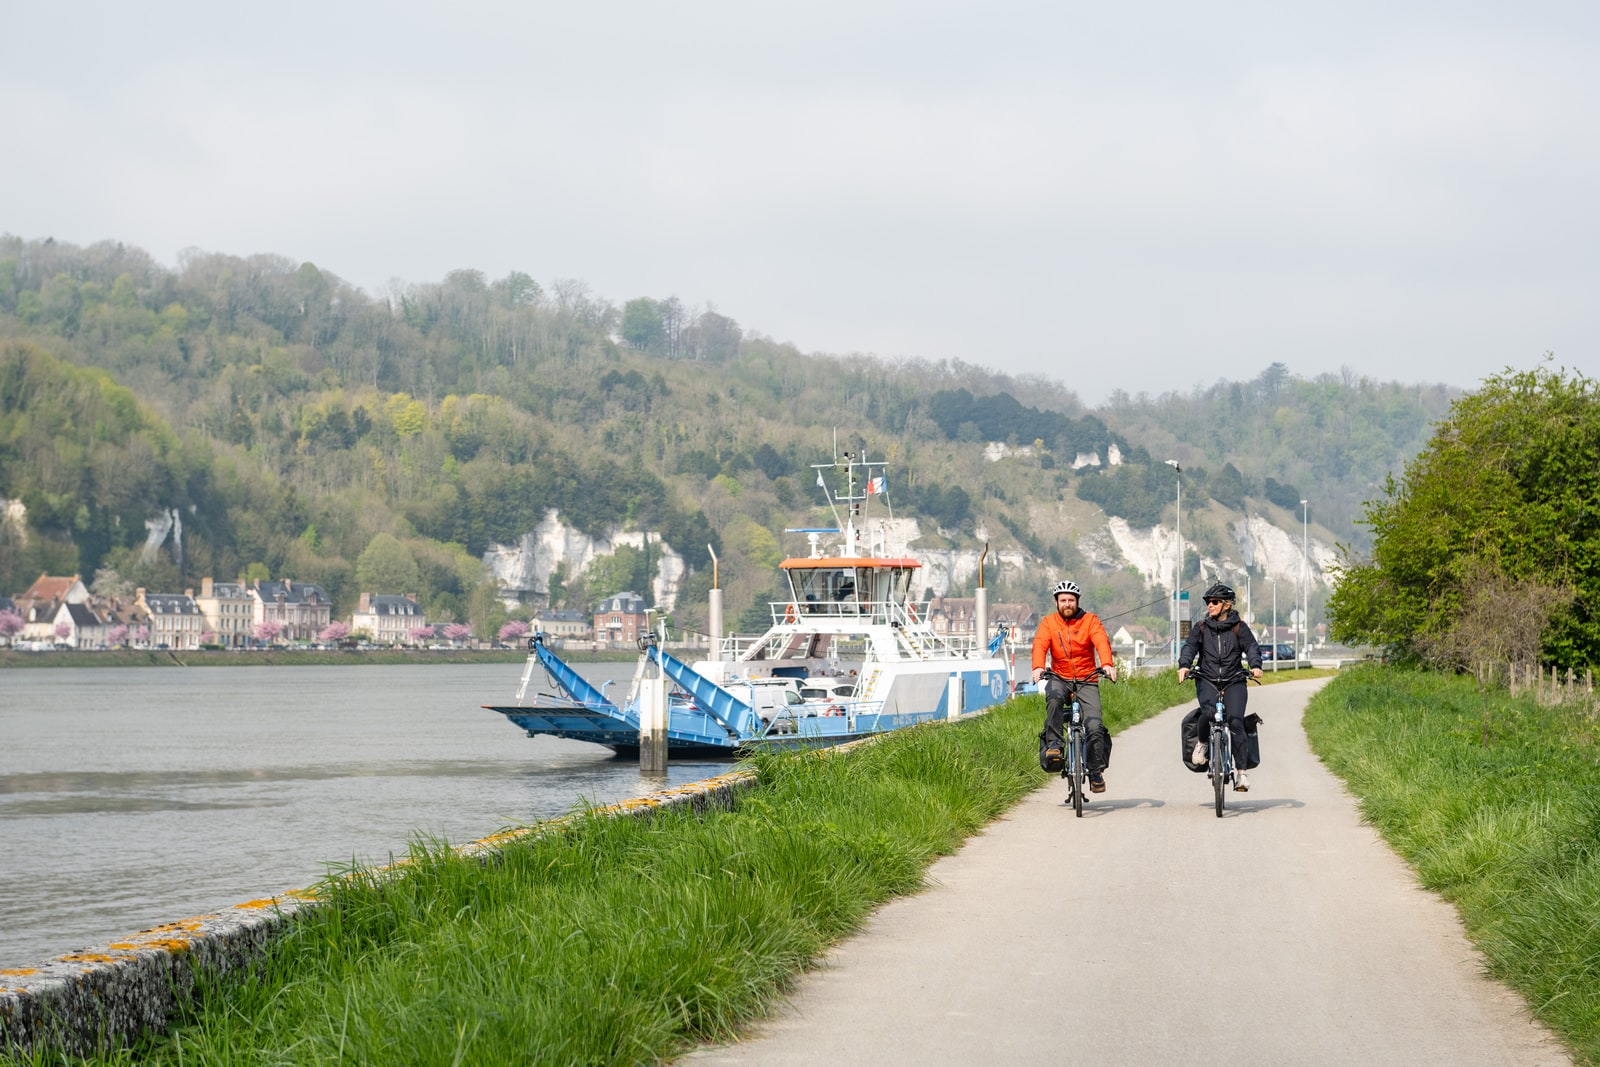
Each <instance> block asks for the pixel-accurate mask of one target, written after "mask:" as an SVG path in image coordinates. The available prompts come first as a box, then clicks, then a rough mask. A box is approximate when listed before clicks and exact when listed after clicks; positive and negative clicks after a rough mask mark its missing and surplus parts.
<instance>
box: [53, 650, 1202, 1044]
mask: <svg viewBox="0 0 1600 1067" xmlns="http://www.w3.org/2000/svg"><path fill="white" fill-rule="evenodd" d="M1186 689H1187V687H1180V686H1177V685H1176V683H1175V681H1172V680H1170V679H1162V680H1160V681H1156V680H1140V681H1137V682H1133V683H1127V684H1121V685H1116V686H1109V687H1106V692H1105V704H1106V713H1107V719H1108V720H1109V722H1110V724H1111V725H1112V727H1113V729H1119V728H1121V727H1124V726H1127V725H1129V724H1131V723H1133V722H1137V721H1139V720H1141V719H1143V718H1146V717H1148V716H1149V715H1150V714H1152V713H1153V712H1155V711H1158V710H1160V709H1162V708H1165V707H1168V706H1170V705H1171V704H1173V703H1175V702H1177V701H1179V700H1182V699H1184V694H1185V690H1186ZM1041 718H1042V702H1041V698H1039V697H1037V696H1031V697H1024V698H1021V699H1018V700H1016V701H1013V702H1012V703H1010V704H1008V705H1006V706H1004V707H1002V708H999V709H996V710H995V711H994V712H992V713H990V714H989V715H986V716H982V717H979V718H975V719H972V720H969V721H967V722H963V723H960V724H953V725H952V724H936V725H930V726H927V727H919V728H916V729H911V730H904V731H900V732H898V733H894V734H889V735H885V736H884V737H882V738H879V739H878V740H877V741H875V742H873V743H871V744H868V745H863V746H860V747H858V748H856V749H855V750H853V751H850V752H846V753H838V754H834V755H831V756H824V755H817V754H788V755H769V756H763V757H760V758H758V759H756V760H754V761H752V764H751V765H752V766H753V767H754V769H755V770H756V771H757V772H758V775H759V785H758V786H757V787H756V788H755V789H753V790H752V791H751V792H749V793H747V794H746V795H745V797H744V798H743V799H742V800H741V801H740V803H739V806H738V807H737V808H736V809H735V810H733V811H725V812H717V813H713V814H710V815H707V816H705V817H702V818H698V819H697V818H695V817H693V816H691V815H688V814H670V813H669V814H664V815H660V816H658V817H656V818H654V819H653V820H651V821H649V822H644V821H639V820H634V819H623V818H600V817H580V818H578V819H576V820H574V824H573V825H572V827H571V828H570V830H568V831H566V832H563V833H560V834H553V835H550V836H549V837H547V838H545V839H533V840H525V841H523V842H520V843H518V844H515V845H512V846H510V847H508V848H507V849H506V850H505V851H504V852H503V853H502V855H501V859H500V861H499V862H498V863H496V864H494V865H492V866H489V867H484V866H480V865H479V864H477V863H475V862H472V861H468V860H463V859H460V858H459V857H456V856H455V855H453V854H451V853H450V852H448V851H446V850H444V849H442V848H437V847H422V846H418V847H416V848H414V849H413V854H412V866H411V869H410V870H409V871H408V872H407V873H406V875H405V876H404V877H400V878H384V877H380V876H378V875H375V874H373V873H371V872H364V871H355V872H353V873H352V876H351V877H349V878H347V879H343V880H335V881H333V882H330V883H328V884H326V885H325V886H324V887H323V888H322V893H323V895H324V897H325V899H326V905H325V906H324V907H322V908H319V909H313V910H312V911H310V912H309V913H306V914H305V915H304V916H303V917H302V918H301V919H299V920H297V921H296V923H295V924H294V925H293V926H292V927H291V932H290V933H289V934H288V935H287V936H286V937H285V939H284V940H282V941H281V942H280V943H279V944H278V945H277V946H276V948H275V949H274V950H273V951H272V953H271V955H270V956H268V957H267V958H266V959H265V960H264V961H263V962H262V963H261V964H260V965H259V966H258V967H257V968H256V969H255V971H254V972H253V973H252V974H251V975H250V976H249V979H248V980H247V981H242V982H241V981H237V980H233V981H221V980H218V981H216V982H214V983H212V984H210V985H209V987H208V988H207V989H206V990H205V992H204V994H203V996H202V997H201V999H200V1001H199V1002H198V1004H197V1005H196V1007H195V1008H194V1010H193V1011H192V1012H191V1013H190V1014H189V1016H188V1017H187V1018H186V1019H184V1020H183V1022H182V1025H181V1026H180V1027H179V1028H178V1029H177V1030H176V1031H175V1033H173V1034H172V1035H169V1036H167V1037H163V1038H162V1039H160V1040H157V1041H153V1042H150V1043H148V1044H146V1045H145V1046H142V1047H140V1048H137V1049H134V1050H128V1051H124V1052H121V1053H116V1054H113V1055H111V1056H109V1057H108V1058H107V1059H106V1060H104V1061H101V1062H112V1063H134V1062H140V1063H145V1062H149V1063H158V1064H179V1063H182V1064H223V1063H226V1064H231V1065H244V1064H258V1063H259V1064H268V1063H270V1064H295V1063H306V1064H312V1063H317V1064H321V1063H328V1062H364V1063H474V1064H498V1063H505V1064H527V1063H584V1064H625V1063H640V1062H653V1061H655V1060H657V1059H659V1058H661V1057H663V1056H665V1055H668V1054H670V1053H671V1052H672V1051H673V1050H675V1049H681V1048H684V1047H687V1046H689V1045H692V1044H694V1043H695V1042H698V1041H701V1040H704V1039H708V1038H718V1037H726V1036H728V1035H730V1034H732V1033H734V1032H735V1031H736V1030H737V1029H738V1028H739V1027H741V1026H743V1025H744V1024H746V1023H748V1022H749V1021H750V1020H752V1019H754V1018H756V1017H758V1016H759V1015H761V1014H762V1013H763V1012H765V1011H766V1010H767V1009H768V1007H769V1006H770V1005H771V1004H772V1002H773V1001H774V999H775V998H777V997H778V996H779V995H780V994H781V993H782V992H783V990H784V989H786V988H787V987H788V986H789V985H790V984H791V983H792V981H793V979H794V977H795V976H796V975H797V974H798V973H799V972H800V971H801V970H803V969H804V968H805V967H806V966H807V965H808V964H810V963H811V962H812V961H814V960H816V959H817V958H818V956H819V955H820V954H821V953H822V952H823V951H824V949H825V948H826V946H827V945H828V944H829V943H830V942H832V941H834V940H836V939H838V938H840V937H842V936H844V935H845V934H847V933H849V932H850V931H851V930H853V929H855V928H856V927H857V926H858V925H859V924H860V923H861V922H862V920H863V919H864V918H865V917H866V915H867V914H868V912H869V911H870V910H871V909H872V908H873V907H875V906H876V905H878V904H880V903H882V902H883V901H885V900H887V899H888V898H890V897H892V896H894V895H896V894H902V893H908V892H912V891H915V890H916V889H918V888H919V887H920V886H921V885H922V881H923V876H924V872H925V870H926V869H927V867H928V865H929V864H930V863H931V862H932V861H933V860H934V859H935V858H936V857H938V856H941V855H944V854H947V853H950V852H952V851H953V850H955V849H956V848H957V847H959V845H960V844H961V842H962V840H963V839H964V838H966V837H967V836H968V835H970V834H972V833H974V832H975V831H977V830H979V829H980V828H981V827H983V826H984V825H985V824H986V823H987V822H989V821H990V820H992V819H994V818H995V817H996V816H998V815H999V814H1001V813H1002V812H1004V811H1005V810H1006V809H1007V808H1009V807H1010V806H1011V805H1013V804H1015V803H1016V802H1017V801H1018V800H1019V799H1021V798H1022V797H1023V796H1024V795H1025V794H1027V793H1028V792H1029V791H1030V790H1032V789H1034V788H1035V787H1037V786H1038V785H1039V784H1040V783H1042V782H1043V781H1045V775H1044V774H1043V773H1042V772H1041V771H1039V769H1038V766H1037V762H1036V759H1037V754H1038V746H1037V739H1036V738H1037V733H1038V730H1039V723H1040V720H1041ZM39 1062H58V1061H51V1060H49V1059H48V1058H47V1057H45V1056H41V1057H39Z"/></svg>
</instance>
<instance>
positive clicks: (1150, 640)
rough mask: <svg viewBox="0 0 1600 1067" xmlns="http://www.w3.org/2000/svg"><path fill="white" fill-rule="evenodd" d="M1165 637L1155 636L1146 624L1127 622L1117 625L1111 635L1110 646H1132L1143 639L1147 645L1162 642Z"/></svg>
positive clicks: (1164, 640)
mask: <svg viewBox="0 0 1600 1067" xmlns="http://www.w3.org/2000/svg"><path fill="white" fill-rule="evenodd" d="M1166 640H1167V638H1165V637H1157V636H1156V634H1155V631H1154V630H1152V629H1150V627H1148V626H1140V625H1139V624H1138V623H1129V624H1128V625H1126V626H1119V627H1117V629H1116V632H1114V633H1113V634H1112V635H1111V647H1112V648H1132V647H1133V646H1134V645H1135V644H1136V643H1137V642H1139V641H1143V642H1144V643H1145V645H1146V646H1147V647H1149V646H1155V645H1160V644H1164V643H1165V642H1166Z"/></svg>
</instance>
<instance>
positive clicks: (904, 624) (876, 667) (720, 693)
mask: <svg viewBox="0 0 1600 1067" xmlns="http://www.w3.org/2000/svg"><path fill="white" fill-rule="evenodd" d="M886 468H887V464H885V463H882V462H876V461H875V462H868V461H867V460H866V458H865V457H864V456H861V455H855V454H852V453H849V452H846V453H844V454H843V455H842V457H839V458H836V459H835V461H834V462H833V463H826V464H816V465H814V467H813V469H814V470H816V472H817V484H818V486H820V487H821V489H822V491H823V495H824V497H825V499H826V501H827V503H828V506H829V508H830V509H831V511H832V513H833V516H834V520H835V523H836V525H835V526H833V527H829V528H826V529H800V530H789V531H786V532H787V533H790V534H804V535H805V536H806V539H807V543H808V546H809V551H808V553H807V554H806V555H804V556H797V557H793V558H790V559H786V560H784V561H783V562H782V563H780V564H779V571H780V573H781V574H782V575H783V580H784V586H783V588H785V589H786V590H787V593H788V597H787V599H786V600H783V601H779V602H777V603H773V604H771V605H770V609H771V616H772V624H771V626H769V627H768V629H767V630H766V631H765V632H764V633H761V634H759V635H753V636H750V635H747V636H743V637H741V636H738V635H732V636H729V637H727V638H726V639H723V640H720V641H717V640H715V639H714V645H713V649H712V654H711V657H710V658H709V659H706V660H701V661H699V662H696V663H693V664H690V663H685V662H683V661H681V660H679V659H678V658H676V657H674V656H673V655H671V654H670V653H668V652H667V651H666V650H665V649H663V648H662V647H661V645H660V643H659V641H657V640H656V639H655V638H654V637H647V638H645V639H643V640H642V641H641V646H642V647H641V653H642V654H641V657H640V660H639V664H638V667H637V668H636V670H635V673H634V679H633V683H632V685H631V686H630V688H629V691H628V694H627V696H626V697H625V698H623V699H622V700H621V701H613V700H612V699H611V698H610V697H609V696H608V694H607V692H606V691H605V690H603V689H601V688H598V687H596V686H595V685H593V684H592V683H590V682H589V681H588V680H587V679H585V678H584V677H583V676H582V675H580V674H579V673H578V672H577V671H575V670H573V669H572V667H571V666H570V665H568V664H567V663H566V662H564V661H563V660H562V659H561V658H560V657H559V656H558V655H556V653H555V651H554V650H552V649H551V647H550V643H549V642H548V641H547V640H546V639H545V636H544V635H543V634H541V633H535V634H533V635H532V636H531V637H530V638H529V639H528V660H527V664H526V666H525V667H524V669H523V672H522V681H521V685H520V686H519V687H518V690H517V701H516V703H515V704H514V705H489V704H486V705H484V707H485V708H487V709H488V710H489V711H492V712H495V713H496V714H500V715H504V716H505V717H506V719H507V720H508V721H510V722H511V723H513V724H514V725H516V726H518V727H520V728H521V729H522V730H524V731H526V732H527V734H528V735H529V736H530V737H538V736H541V735H548V736H551V737H566V738H572V739H575V740H579V741H592V742H595V743H597V744H601V745H607V746H609V747H611V748H612V749H614V750H615V751H616V752H617V754H618V755H622V756H636V755H637V754H638V752H639V724H640V716H639V711H640V709H639V696H640V687H641V682H642V681H643V680H644V679H646V678H647V677H665V678H666V679H667V682H668V686H669V689H670V695H669V699H668V715H667V751H668V755H669V757H671V758H704V757H706V756H718V755H737V754H738V753H740V752H741V751H742V750H745V749H748V748H750V747H753V746H762V745H775V746H785V747H788V746H799V745H817V746H820V745H832V744H839V743H842V742H845V741H852V740H855V739H857V738H861V737H867V736H870V735H872V734H877V733H883V732H885V731H888V730H897V729H900V728H902V727H906V726H912V725H915V724H917V723H923V722H929V721H931V720H936V719H960V718H963V717H965V716H970V715H975V714H980V713H982V712H984V711H986V710H988V709H989V708H990V707H992V706H993V705H995V704H997V703H999V702H1001V701H1003V700H1005V699H1007V698H1008V697H1009V696H1010V694H1011V691H1012V678H1011V667H1010V657H1008V655H1007V654H1006V653H1007V649H1006V639H1007V637H1008V634H1007V633H1006V631H1005V630H1004V628H1001V629H1000V631H999V632H998V633H997V634H995V635H994V636H993V637H992V638H988V636H987V635H974V636H972V637H969V638H965V639H963V638H952V637H947V636H944V635H941V634H937V633H935V632H934V630H933V628H932V627H931V626H930V625H929V620H928V604H927V602H925V601H919V600H918V599H916V597H915V596H914V591H915V589H916V581H915V579H916V575H917V572H918V570H919V569H920V568H921V566H922V565H921V563H919V562H918V561H917V560H916V559H913V558H911V557H908V556H891V555H889V553H888V550H887V532H886V529H885V527H886V524H884V523H881V522H879V523H877V524H876V526H874V522H873V520H872V518H871V516H870V514H869V511H870V509H871V508H872V507H873V504H874V501H876V500H878V499H880V498H881V499H883V500H885V501H886V500H887V477H886V473H885V471H886ZM826 540H832V543H831V544H830V543H826ZM540 671H542V672H543V673H544V675H545V678H546V680H547V682H548V687H547V690H546V691H543V692H536V693H535V694H534V695H532V696H531V697H530V696H529V695H528V690H529V687H530V685H531V684H533V682H534V678H535V675H536V673H537V672H540Z"/></svg>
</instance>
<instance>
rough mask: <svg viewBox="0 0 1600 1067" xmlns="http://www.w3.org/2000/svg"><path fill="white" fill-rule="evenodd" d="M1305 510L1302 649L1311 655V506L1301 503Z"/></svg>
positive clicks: (1302, 541)
mask: <svg viewBox="0 0 1600 1067" xmlns="http://www.w3.org/2000/svg"><path fill="white" fill-rule="evenodd" d="M1300 506H1301V507H1302V508H1303V509H1305V510H1304V512H1303V514H1302V515H1301V518H1300V603H1301V608H1300V647H1301V648H1302V649H1304V650H1305V653H1306V655H1307V656H1308V657H1309V656H1310V655H1311V505H1310V503H1309V502H1307V501H1304V500H1302V501H1300Z"/></svg>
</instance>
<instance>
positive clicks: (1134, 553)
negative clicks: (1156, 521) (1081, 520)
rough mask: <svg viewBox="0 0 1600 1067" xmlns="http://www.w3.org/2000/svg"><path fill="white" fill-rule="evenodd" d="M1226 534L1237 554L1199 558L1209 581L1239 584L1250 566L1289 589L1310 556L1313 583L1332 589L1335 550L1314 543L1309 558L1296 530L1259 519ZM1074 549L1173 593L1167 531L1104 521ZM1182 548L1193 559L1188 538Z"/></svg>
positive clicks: (1173, 543) (1173, 539)
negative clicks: (1100, 530) (1099, 530)
mask: <svg viewBox="0 0 1600 1067" xmlns="http://www.w3.org/2000/svg"><path fill="white" fill-rule="evenodd" d="M1229 532H1230V533H1231V534H1233V539H1234V544H1235V545H1236V546H1237V549H1238V553H1237V555H1232V554H1230V555H1228V556H1224V557H1223V558H1221V559H1214V558H1212V557H1210V556H1201V557H1200V566H1201V569H1202V570H1203V571H1204V572H1205V574H1206V575H1207V576H1208V577H1218V578H1223V579H1226V580H1227V581H1229V582H1233V583H1237V582H1238V581H1239V580H1241V579H1242V578H1243V575H1244V573H1245V568H1246V567H1250V568H1254V569H1256V570H1257V571H1259V572H1264V573H1263V574H1262V575H1261V577H1262V578H1264V579H1266V580H1269V581H1270V580H1277V581H1279V582H1288V583H1290V584H1293V583H1297V582H1299V581H1300V578H1301V573H1302V570H1301V569H1302V563H1301V560H1302V558H1303V557H1305V556H1306V555H1307V554H1309V557H1310V561H1311V572H1310V581H1311V583H1312V584H1313V585H1318V586H1324V587H1326V588H1330V589H1331V588H1332V587H1333V582H1334V578H1335V577H1336V575H1335V569H1336V565H1337V562H1338V558H1339V557H1338V553H1337V552H1336V551H1335V550H1334V548H1333V546H1331V545H1327V544H1324V543H1323V542H1321V541H1318V540H1315V539H1312V540H1311V541H1310V546H1309V553H1305V552H1302V551H1301V549H1302V547H1303V542H1302V536H1301V534H1300V532H1299V531H1295V532H1294V533H1290V532H1289V531H1287V530H1283V529H1280V528H1279V527H1277V526H1274V525H1272V524H1271V523H1270V522H1268V521H1267V520H1266V519H1264V518H1262V517H1261V516H1260V515H1250V516H1246V517H1245V518H1241V519H1239V520H1237V521H1236V522H1234V523H1232V524H1231V525H1230V526H1229ZM1078 547H1079V549H1080V550H1082V551H1083V553H1084V555H1086V556H1088V557H1089V559H1090V561H1091V562H1092V563H1094V564H1095V565H1096V566H1100V567H1106V568H1115V567H1123V566H1131V567H1133V568H1134V569H1135V570H1137V571H1138V572H1139V574H1140V575H1141V576H1143V578H1144V580H1145V581H1146V582H1149V583H1150V585H1152V586H1154V587H1156V588H1171V585H1172V569H1173V565H1174V564H1176V563H1177V559H1178V535H1177V531H1176V530H1174V529H1173V528H1172V527H1171V526H1150V527H1145V528H1143V529H1136V528H1134V527H1131V526H1129V525H1128V523H1127V520H1125V519H1115V518H1113V519H1108V520H1106V529H1105V536H1099V535H1098V534H1095V533H1090V534H1088V535H1086V536H1085V537H1083V538H1082V539H1081V540H1080V541H1079V544H1078ZM1183 548H1184V552H1186V553H1188V554H1189V555H1190V556H1191V557H1192V556H1193V554H1194V553H1196V552H1198V551H1199V549H1198V548H1197V547H1196V546H1195V544H1194V542H1193V541H1190V540H1189V539H1188V538H1185V539H1184V542H1183Z"/></svg>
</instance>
